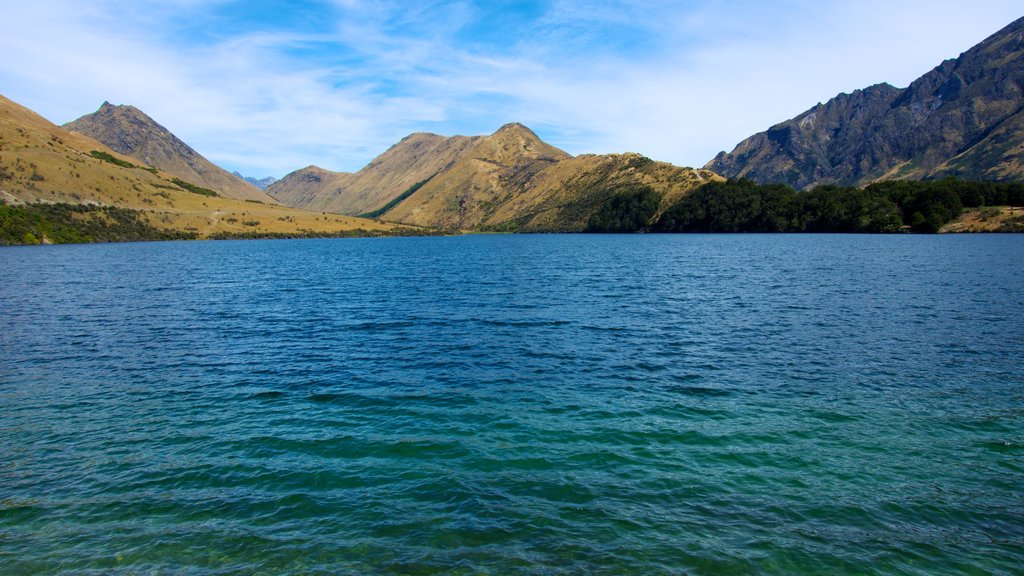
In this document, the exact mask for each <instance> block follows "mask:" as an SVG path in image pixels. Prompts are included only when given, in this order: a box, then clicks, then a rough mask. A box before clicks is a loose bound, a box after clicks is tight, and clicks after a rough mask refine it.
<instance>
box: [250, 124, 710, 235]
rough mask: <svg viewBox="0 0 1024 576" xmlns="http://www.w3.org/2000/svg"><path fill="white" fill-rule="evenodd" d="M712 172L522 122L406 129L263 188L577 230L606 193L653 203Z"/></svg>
mask: <svg viewBox="0 0 1024 576" xmlns="http://www.w3.org/2000/svg"><path fill="white" fill-rule="evenodd" d="M717 178H718V176H716V175H715V174H713V173H711V172H709V171H706V170H693V169H690V168H679V167H677V166H672V165H671V164H666V163H662V162H654V161H651V160H650V159H648V158H645V157H643V156H641V155H639V154H611V155H604V156H596V155H585V156H580V157H575V158H574V157H572V156H570V155H569V154H567V153H566V152H564V151H562V150H559V149H558V148H555V147H554V146H551V145H549V144H547V143H545V142H543V141H542V140H541V139H540V138H538V137H537V135H536V134H534V133H533V131H531V130H530V129H529V128H527V127H526V126H523V125H522V124H518V123H512V124H507V125H505V126H503V127H501V128H500V129H499V130H498V131H497V132H495V133H494V134H491V135H490V136H474V137H465V136H455V137H451V138H445V137H442V136H437V135H435V134H413V135H411V136H409V137H407V138H405V139H404V140H402V141H401V142H399V143H398V144H396V145H394V146H392V147H391V148H390V149H389V150H388V151H387V152H385V153H384V154H382V155H381V156H379V157H378V158H377V159H375V160H374V161H373V162H371V163H370V164H369V165H368V166H367V167H366V168H364V169H363V170H360V171H359V172H357V173H355V174H344V173H334V172H329V171H326V170H323V169H322V168H317V167H312V166H311V167H309V168H305V169H303V170H300V171H297V172H294V173H292V174H290V175H288V176H287V177H285V178H284V179H283V180H281V181H280V182H278V183H276V184H274V185H273V186H271V187H270V188H269V189H268V192H269V193H270V194H271V195H273V196H275V197H276V198H278V199H279V200H281V201H282V202H284V203H286V204H289V205H297V206H311V207H316V209H319V210H327V211H336V212H341V213H348V214H360V213H366V212H372V211H377V213H378V216H379V217H380V218H382V219H383V220H386V221H390V222H400V223H404V224H413V225H417V226H429V227H435V228H445V229H463V230H472V229H477V230H519V231H579V230H583V229H584V228H585V227H586V225H587V221H588V219H589V218H590V216H591V215H592V214H593V213H594V212H595V211H597V210H598V209H599V208H600V207H601V205H602V204H603V203H604V202H606V201H607V200H608V199H609V198H611V197H612V196H613V195H614V194H616V193H619V192H621V191H624V190H629V189H635V188H636V187H638V186H646V187H649V188H651V189H652V190H654V191H655V192H657V193H658V194H659V195H660V196H661V199H662V200H661V202H662V207H663V208H664V207H666V206H667V205H668V204H669V203H670V202H672V201H674V200H676V199H678V198H679V197H681V196H682V195H683V194H685V193H687V192H688V191H690V190H692V189H693V188H695V187H696V186H699V185H700V184H703V183H705V182H707V181H710V180H712V179H717Z"/></svg>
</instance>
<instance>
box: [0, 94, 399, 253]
mask: <svg viewBox="0 0 1024 576" xmlns="http://www.w3.org/2000/svg"><path fill="white" fill-rule="evenodd" d="M92 151H100V152H103V153H106V154H109V155H110V156H111V157H113V158H115V159H118V160H121V161H123V162H125V163H126V164H127V163H135V162H136V159H134V158H130V157H128V156H125V155H123V154H120V153H118V152H116V151H114V150H111V149H110V148H108V147H107V146H105V145H104V144H102V143H100V142H97V141H96V140H94V139H92V138H90V137H88V136H85V135H83V134H80V133H77V132H71V131H68V130H65V129H63V128H61V127H59V126H56V125H54V124H53V123H51V122H49V121H47V120H46V119H45V118H43V117H41V116H39V115H38V114H36V113H35V112H32V111H31V110H29V109H28V108H25V107H23V106H21V105H19V104H17V103H15V102H13V101H11V100H9V99H7V98H4V97H3V96H0V201H2V202H4V203H8V204H21V203H33V202H51V203H55V202H65V203H71V204H96V205H106V206H117V207H120V208H130V209H134V210H140V211H142V213H143V215H144V219H145V220H146V221H147V222H148V223H149V224H151V225H153V226H156V227H157V228H162V229H166V230H177V231H182V232H192V233H195V234H196V235H198V236H200V237H205V236H212V235H217V234H223V233H226V234H339V233H350V232H351V233H368V234H378V233H379V234H393V233H400V232H402V231H401V230H400V229H399V228H398V227H396V226H395V225H393V224H387V223H381V222H374V221H372V220H366V219H362V218H352V217H348V216H340V215H333V214H332V215H322V214H320V213H319V212H316V213H314V212H308V211H305V210H297V209H293V208H287V207H284V206H280V205H277V204H261V203H256V202H253V201H251V200H250V201H245V200H238V199H231V198H222V197H210V196H204V195H200V194H195V193H192V192H189V191H186V190H184V189H182V188H180V187H179V186H176V185H175V184H174V183H173V182H171V179H172V178H173V177H174V175H172V174H169V173H166V172H161V171H159V170H148V169H145V168H143V167H134V168H132V167H125V166H119V165H116V164H114V163H111V162H108V161H104V160H101V159H98V158H95V157H93V156H92V155H91V154H90V152H92Z"/></svg>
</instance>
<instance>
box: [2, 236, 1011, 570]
mask: <svg viewBox="0 0 1024 576" xmlns="http://www.w3.org/2000/svg"><path fill="white" fill-rule="evenodd" d="M0 280H2V281H0V304H2V307H3V314H2V316H0V348H2V351H0V562H2V563H3V568H2V571H3V572H4V573H5V574H60V573H66V574H143V573H161V574H163V573H167V574H201V575H207V574H209V575H214V574H216V575H221V574H410V573H414V574H431V573H446V574H484V573H491V574H584V573H587V574H823V573H842V574H922V575H924V574H927V575H935V574H966V573H977V574H992V573H995V574H1020V573H1021V572H1020V571H1021V567H1022V566H1024V236H1021V235H1013V236H1010V235H1005V236H999V235H985V236H909V235H907V236H844V235H820V236H818V235H735V236H729V235H675V236H668V235H665V236H661V235H633V236H582V235H551V236H546V235H538V236H463V237H452V238H385V239H352V240H295V241H234V242H171V243H143V244H107V245H82V246H44V247H11V248H3V249H0Z"/></svg>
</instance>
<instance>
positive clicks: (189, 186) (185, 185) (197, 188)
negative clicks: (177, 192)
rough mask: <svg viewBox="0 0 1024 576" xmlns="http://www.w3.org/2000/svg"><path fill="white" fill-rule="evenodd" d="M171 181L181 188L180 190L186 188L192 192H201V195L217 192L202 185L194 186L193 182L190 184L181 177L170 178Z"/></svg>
mask: <svg viewBox="0 0 1024 576" xmlns="http://www.w3.org/2000/svg"><path fill="white" fill-rule="evenodd" d="M171 183H172V184H174V185H175V186H177V187H178V188H181V189H182V190H186V191H188V192H191V193H193V194H201V195H203V196H217V193H216V192H214V191H213V190H210V189H209V188H203V187H202V186H196V185H195V184H192V183H191V182H186V181H184V180H182V179H181V178H171Z"/></svg>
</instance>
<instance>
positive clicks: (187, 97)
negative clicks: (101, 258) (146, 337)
mask: <svg viewBox="0 0 1024 576" xmlns="http://www.w3.org/2000/svg"><path fill="white" fill-rule="evenodd" d="M0 2H2V12H0V13H3V14H4V16H5V20H7V21H8V22H14V23H17V25H14V26H11V25H5V27H4V32H3V34H0V51H2V53H3V54H4V57H3V58H0V94H3V95H4V96H7V97H8V98H11V99H13V100H15V101H16V102H18V103H20V104H23V105H25V106H28V107H29V108H32V109H33V110H35V111H37V112H39V113H40V114H42V115H43V116H45V117H46V118H48V119H49V120H51V121H53V122H56V123H58V124H60V123H64V122H67V121H70V120H73V119H75V118H77V117H78V116H81V115H82V114H86V113H88V112H92V111H94V110H95V109H96V108H98V107H99V105H100V104H101V103H102V102H103V101H104V100H108V101H110V102H112V103H115V104H133V105H135V106H137V107H138V108H140V109H141V110H143V111H145V112H146V113H148V114H149V115H150V116H152V117H153V118H155V119H156V120H157V121H158V122H160V123H162V124H163V125H164V126H166V127H168V128H169V129H170V130H171V131H172V132H174V133H175V134H177V135H178V136H179V137H181V138H182V139H183V140H185V141H186V142H188V143H189V144H190V145H192V146H193V147H194V148H196V149H197V150H198V151H199V152H200V153H202V154H203V155H205V156H206V157H208V158H209V159H211V160H213V161H214V162H216V163H218V164H220V165H221V166H223V167H225V168H227V169H229V170H238V171H240V172H242V173H243V174H246V175H252V176H267V175H273V176H277V177H280V176H283V175H284V174H286V173H287V172H290V171H292V170H295V169H298V168H301V167H303V166H306V165H309V164H316V165H319V166H322V167H324V168H328V169H332V170H347V171H353V170H358V169H359V168H361V167H362V166H364V165H365V164H366V163H368V162H369V161H370V160H371V159H372V158H373V157H374V156H376V155H377V154H379V153H381V152H383V151H384V150H385V149H387V147H388V146H390V145H391V144H393V143H395V142H397V141H398V140H399V139H401V138H402V137H404V136H406V135H408V134H409V133H411V132H419V131H429V132H436V133H439V134H444V135H454V134H487V133H491V132H493V131H494V130H496V129H497V128H498V127H500V126H501V125H502V124H505V123H507V122H512V121H517V122H522V123H524V124H526V125H527V126H530V127H531V128H533V129H534V131H535V132H537V133H538V135H540V136H541V138H543V139H545V140H546V141H548V142H550V143H552V144H554V145H556V146H559V147H561V148H563V149H565V150H566V151H567V152H569V153H571V154H581V153H608V152H626V151H634V152H640V153H643V154H645V155H647V156H650V157H652V158H655V159H657V160H664V161H668V162H672V163H675V164H678V165H682V166H702V165H703V164H704V163H705V162H707V161H708V160H710V159H711V158H712V157H713V156H714V155H715V154H716V153H717V152H719V151H720V150H731V149H732V148H733V146H735V145H736V144H737V143H738V142H739V141H740V140H742V139H743V138H745V137H746V136H749V135H751V134H753V133H755V132H759V131H761V130H764V129H766V128H768V127H769V126H771V125H772V124H775V123H777V122H780V121H782V120H785V119H788V118H790V117H793V116H795V115H797V114H799V113H800V112H802V111H804V110H806V109H807V108H809V107H811V106H813V105H814V104H815V103H817V102H819V101H825V100H828V99H829V98H831V97H833V96H835V95H836V94H838V93H840V92H850V91H853V90H855V89H858V88H863V87H866V86H868V85H871V84H875V83H878V82H889V83H891V84H894V85H896V86H901V87H902V86H906V85H907V84H908V83H910V82H911V81H912V80H914V79H915V78H917V77H918V76H920V75H921V74H923V73H925V72H927V71H928V70H930V69H931V68H933V67H934V66H936V65H938V64H939V63H940V62H941V61H942V60H943V59H946V58H954V57H956V56H957V55H959V54H960V53H961V52H963V51H965V50H967V49H968V48H970V47H971V46H973V45H974V44H976V43H978V42H980V41H981V40H983V39H984V38H986V37H987V36H989V35H990V34H992V33H994V32H996V31H997V30H999V29H1000V28H1002V27H1003V26H1005V25H1007V24H1009V23H1010V22H1012V21H1013V20H1015V19H1017V18H1019V17H1021V16H1024V8H1022V7H1021V6H1020V1H1019V0H1013V1H1001V0H977V1H974V2H969V3H965V2H962V1H961V2H952V1H945V0H937V1H931V2H920V1H904V0H884V1H883V0H861V1H858V2H852V1H851V2H821V1H817V2H814V1H807V0H777V1H759V2H757V1H751V0H737V1H732V2H726V1H721V0H693V1H677V2H659V1H635V0H595V1H587V2H566V1H560V0H549V1H526V2H512V1H507V0H499V1H492V2H483V1H454V0H452V1H431V0H424V1H419V2H400V1H388V0H379V1H366V0H325V1H291V2H288V1H269V0H263V1H255V2H254V1H246V2H237V1H229V0H160V1H151V0H134V1H114V0H90V1H89V2H80V1H72V0H31V1H29V2H25V1H18V2H15V1H14V0H0Z"/></svg>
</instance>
